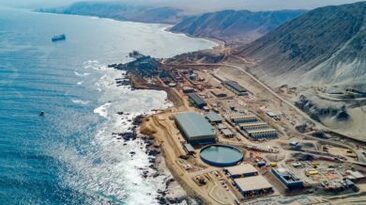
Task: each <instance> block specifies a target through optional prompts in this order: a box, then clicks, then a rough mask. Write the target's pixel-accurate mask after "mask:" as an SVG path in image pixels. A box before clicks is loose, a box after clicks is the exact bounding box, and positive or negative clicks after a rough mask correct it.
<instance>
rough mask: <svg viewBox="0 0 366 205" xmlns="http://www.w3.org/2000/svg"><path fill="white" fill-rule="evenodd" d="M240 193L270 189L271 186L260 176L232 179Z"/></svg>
mask: <svg viewBox="0 0 366 205" xmlns="http://www.w3.org/2000/svg"><path fill="white" fill-rule="evenodd" d="M234 181H235V183H236V184H237V185H238V186H239V188H240V189H241V190H242V191H254V190H261V189H268V188H272V185H271V184H270V183H269V182H268V181H267V179H266V178H264V177H263V176H262V175H257V176H252V177H244V178H238V179H234Z"/></svg>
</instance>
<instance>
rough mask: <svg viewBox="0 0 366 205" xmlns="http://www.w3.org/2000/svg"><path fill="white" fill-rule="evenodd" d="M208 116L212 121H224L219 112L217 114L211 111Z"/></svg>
mask: <svg viewBox="0 0 366 205" xmlns="http://www.w3.org/2000/svg"><path fill="white" fill-rule="evenodd" d="M206 118H207V119H208V120H209V121H210V122H222V118H221V116H220V115H219V114H217V113H216V112H213V111H211V112H209V113H208V114H207V115H206Z"/></svg>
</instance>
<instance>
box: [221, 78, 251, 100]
mask: <svg viewBox="0 0 366 205" xmlns="http://www.w3.org/2000/svg"><path fill="white" fill-rule="evenodd" d="M223 85H224V86H225V87H226V88H227V89H229V90H230V91H231V92H233V93H235V94H236V95H239V96H243V95H247V94H248V91H247V89H245V88H244V87H243V86H241V85H239V84H238V83H237V82H235V81H231V80H226V81H224V82H223Z"/></svg>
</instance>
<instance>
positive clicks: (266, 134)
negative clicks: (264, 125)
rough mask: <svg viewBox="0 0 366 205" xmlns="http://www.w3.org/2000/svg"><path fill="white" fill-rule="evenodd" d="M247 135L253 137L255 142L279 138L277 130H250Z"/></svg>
mask: <svg viewBox="0 0 366 205" xmlns="http://www.w3.org/2000/svg"><path fill="white" fill-rule="evenodd" d="M247 133H248V135H249V137H251V138H252V139H253V140H260V139H271V138H276V137H277V136H278V133H277V130H275V129H272V128H268V129H261V130H248V131H247Z"/></svg>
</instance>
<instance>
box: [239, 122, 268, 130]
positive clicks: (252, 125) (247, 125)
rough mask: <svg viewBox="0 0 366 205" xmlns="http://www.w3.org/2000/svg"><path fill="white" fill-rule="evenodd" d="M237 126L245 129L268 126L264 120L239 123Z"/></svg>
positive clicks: (265, 127)
mask: <svg viewBox="0 0 366 205" xmlns="http://www.w3.org/2000/svg"><path fill="white" fill-rule="evenodd" d="M239 127H240V129H242V130H245V131H248V130H258V129H267V128H269V126H268V123H266V122H254V123H241V124H239Z"/></svg>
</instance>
